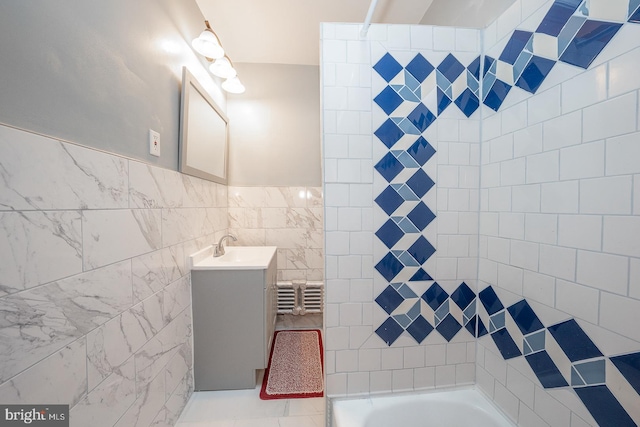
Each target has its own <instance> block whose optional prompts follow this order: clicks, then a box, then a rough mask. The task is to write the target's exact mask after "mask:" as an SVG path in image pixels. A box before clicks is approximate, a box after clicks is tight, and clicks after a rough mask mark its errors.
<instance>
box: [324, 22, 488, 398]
mask: <svg viewBox="0 0 640 427" xmlns="http://www.w3.org/2000/svg"><path fill="white" fill-rule="evenodd" d="M340 27H345V28H344V30H342V31H340V33H341V34H351V35H352V34H353V33H354V32H353V31H352V29H351V27H354V28H356V29H357V28H358V26H357V25H353V26H351V25H349V24H323V31H322V34H323V40H322V52H323V57H322V64H323V66H322V70H329V72H328V73H324V72H323V75H322V82H323V93H324V96H328V97H329V98H330V100H329V103H328V104H327V103H326V102H325V103H324V104H323V109H324V110H323V115H324V117H333V116H335V117H340V116H342V117H350V118H352V119H353V120H355V121H357V123H352V124H351V125H350V126H348V127H347V126H346V125H345V126H344V127H343V128H342V129H341V128H339V127H331V126H330V127H327V126H325V127H324V135H323V140H324V150H323V153H324V154H323V156H324V170H325V174H324V180H325V186H324V191H325V219H326V221H325V227H326V228H325V238H326V247H325V256H326V276H327V282H326V284H327V310H326V315H325V318H326V319H325V327H326V337H327V342H326V350H327V351H326V358H325V360H326V366H325V369H326V373H327V384H326V385H327V393H328V395H329V396H339V395H358V394H369V393H379V392H391V391H407V390H416V389H425V388H433V387H447V386H452V385H456V384H458V385H460V384H472V383H473V382H474V379H475V346H474V345H473V341H474V337H473V336H472V335H471V334H469V333H468V332H467V331H466V330H462V331H461V332H460V333H459V334H457V335H456V336H455V337H454V338H453V339H451V341H450V342H449V341H447V340H446V339H445V338H444V337H442V336H440V334H438V333H437V332H435V331H434V333H432V334H430V335H429V336H428V337H426V339H425V337H424V336H420V338H422V339H424V341H423V342H422V344H421V345H416V341H415V340H414V338H413V337H412V336H411V335H409V334H408V333H405V334H404V335H401V336H399V337H397V341H395V343H394V344H393V346H392V347H390V346H388V345H387V343H386V342H385V341H384V340H383V338H381V336H379V334H378V333H377V332H376V330H377V329H378V328H379V327H380V325H381V324H382V323H383V322H384V321H385V319H387V318H388V317H389V315H388V314H387V313H386V312H385V311H384V310H382V308H381V306H380V305H379V303H376V302H375V301H374V299H376V298H377V297H378V296H379V295H380V294H381V293H382V292H383V291H384V290H385V288H387V286H389V283H388V282H387V281H386V280H385V279H383V278H381V276H380V275H379V274H378V272H377V271H376V270H375V268H374V267H375V265H376V264H378V262H379V261H380V259H381V258H382V257H383V256H384V255H385V254H386V253H387V252H388V248H387V246H385V245H386V243H389V242H388V241H387V242H386V243H384V244H383V242H382V241H381V240H380V239H379V238H378V237H377V236H376V231H377V230H379V229H380V228H381V226H382V225H383V224H385V222H386V221H388V220H389V216H387V215H386V214H385V212H383V211H382V210H381V208H380V206H379V204H377V203H376V202H374V199H375V198H376V197H378V195H379V194H380V193H381V192H382V191H384V189H385V188H386V187H387V186H388V185H389V184H388V182H387V181H386V180H385V179H384V178H382V177H381V175H380V173H378V172H376V170H375V169H376V168H378V169H379V170H381V169H380V167H381V166H380V163H379V162H380V160H381V159H382V158H383V157H384V156H385V155H387V154H388V153H389V150H388V149H386V148H385V147H384V145H383V144H382V143H380V140H379V139H378V138H377V137H376V136H373V131H375V130H376V129H378V128H379V127H380V125H381V124H382V123H383V122H384V121H385V120H386V119H387V115H386V114H385V113H384V112H383V111H382V110H381V108H380V107H379V106H378V105H376V104H374V103H373V101H372V99H373V98H374V97H376V96H377V95H378V94H379V93H380V92H381V91H383V90H384V89H385V87H387V83H386V82H385V81H384V80H383V79H382V78H381V77H380V75H379V74H378V73H376V72H375V71H374V70H373V69H372V66H373V65H374V64H376V63H377V62H378V61H380V59H381V58H382V57H383V56H384V55H385V54H386V53H387V52H389V51H391V52H393V56H394V58H396V59H398V61H401V62H402V63H403V65H407V64H408V63H409V62H410V61H412V60H413V59H414V58H415V57H416V54H417V53H418V52H421V53H422V54H423V55H424V58H426V59H427V61H429V62H430V63H431V64H433V65H434V66H437V65H438V64H440V63H441V62H443V61H444V60H445V58H446V56H447V54H448V53H450V52H455V53H456V58H457V59H460V60H462V61H463V63H464V66H467V65H469V64H470V63H471V62H472V61H473V60H474V59H476V58H477V57H478V55H477V52H478V49H479V40H480V37H479V34H480V33H479V31H478V30H468V29H454V28H436V27H428V26H424V27H420V26H386V25H373V26H372V27H371V29H370V32H369V36H368V38H369V39H370V40H372V41H371V42H359V47H360V48H361V49H365V51H366V52H368V54H363V53H362V51H361V52H360V54H359V55H352V56H347V57H344V56H341V55H339V54H338V53H337V52H336V51H335V49H342V47H341V46H342V44H343V43H350V39H349V38H346V37H345V38H342V39H340V38H339V37H338V36H337V34H338V32H337V31H336V29H337V28H340ZM355 34H356V35H357V33H355ZM465 61H466V62H465ZM355 66H358V67H360V70H362V69H364V70H367V71H368V73H369V74H368V77H367V78H366V79H365V78H360V79H347V78H342V79H339V78H335V76H334V75H333V71H334V70H340V69H342V70H349V69H350V67H355ZM416 74H419V72H418V71H417V70H416ZM361 76H362V73H361ZM465 77H466V75H465ZM430 79H432V80H433V81H431V80H430ZM425 85H426V86H425ZM427 86H429V87H431V88H432V89H433V90H434V92H433V93H432V94H428V93H426V90H425V92H424V93H423V94H422V96H423V99H424V100H425V101H424V102H429V103H430V104H429V106H430V107H429V108H436V109H437V106H435V104H434V103H435V102H437V101H438V100H436V99H435V87H436V80H435V73H434V74H433V75H431V77H429V78H427V79H426V80H425V82H424V83H423V87H427ZM464 88H466V79H465V81H464ZM453 90H456V89H453ZM457 90H458V91H460V92H461V90H460V89H459V88H458V89H457ZM335 93H342V94H347V97H348V94H358V96H365V95H366V96H367V97H368V98H366V99H364V98H363V99H362V100H360V101H355V100H353V101H351V102H347V103H346V107H343V108H341V109H339V110H336V106H339V103H338V102H334V101H335V100H331V98H333V97H334V94H335ZM427 96H433V100H431V101H427V100H426V99H427ZM450 96H451V95H450ZM454 99H455V98H454ZM381 102H383V103H384V101H381ZM411 105H414V106H415V104H411ZM395 107H398V105H395V106H393V107H391V106H390V107H389V108H394V109H395ZM402 108H407V106H405V107H402V106H400V107H399V109H402ZM410 112H411V110H407V111H406V112H404V113H402V114H405V115H408V114H409V113H410ZM356 113H358V115H356ZM441 113H442V114H440V116H439V118H438V122H437V124H434V125H432V126H431V127H429V128H428V129H425V131H424V132H423V137H424V138H425V139H426V141H428V144H430V145H431V146H433V148H434V149H435V154H434V155H433V160H431V161H429V162H427V163H426V164H425V165H424V167H423V168H422V169H423V170H424V171H425V172H426V174H427V175H428V176H430V177H431V178H432V179H433V180H434V181H435V182H437V183H438V188H439V190H438V194H437V195H436V190H435V188H434V189H433V190H432V191H428V190H427V192H426V194H425V195H424V197H423V198H422V200H423V201H424V203H426V205H427V206H429V207H430V208H431V209H432V210H433V212H434V214H436V216H437V220H436V221H434V222H433V223H431V224H430V225H428V227H427V228H425V230H424V232H423V235H424V236H426V237H427V240H428V241H429V242H430V243H431V244H432V245H434V246H435V247H436V248H437V252H436V255H434V256H433V257H432V258H431V259H428V260H426V261H425V262H424V264H423V266H424V268H425V269H426V271H427V272H428V273H429V274H431V275H433V276H434V277H438V278H439V279H438V283H439V284H440V285H441V286H442V287H443V288H444V289H445V290H446V292H447V293H448V294H451V293H452V292H453V291H454V290H455V289H456V288H457V287H458V286H459V285H460V284H461V283H462V282H464V281H466V283H467V284H468V285H469V286H471V287H472V288H475V280H474V278H475V275H476V269H477V259H476V256H477V249H476V248H477V244H478V243H477V233H478V215H477V211H478V203H479V195H478V187H479V174H480V168H479V165H480V149H479V145H480V144H479V143H480V127H479V118H480V117H479V114H476V115H474V116H472V117H471V119H467V117H466V116H465V115H464V114H462V113H461V112H460V111H459V110H457V109H456V107H455V106H451V107H450V108H449V109H447V110H446V111H443V112H441ZM362 114H365V115H364V116H363V115H362ZM395 114H396V115H397V112H396V113H395ZM354 139H355V140H357V143H358V146H357V150H356V149H353V148H354V147H353V141H354ZM414 140H415V139H414ZM411 142H413V141H411ZM409 144H410V143H409ZM392 162H394V163H396V162H397V160H395V161H393V160H392ZM409 163H410V162H409ZM409 163H407V164H409ZM424 163H425V162H424V161H423V162H422V164H424ZM375 165H377V166H375ZM374 166H375V167H374ZM415 171H416V169H412V168H411V167H409V166H407V168H406V169H405V170H404V171H400V172H399V174H400V175H399V176H400V177H402V176H406V177H405V178H404V179H409V178H410V177H411V176H412V174H413V173H415ZM416 191H419V190H416ZM414 206H415V205H414ZM410 209H413V207H401V208H399V210H400V211H402V210H407V212H405V213H404V215H407V214H409V210H410ZM397 214H398V213H396V214H394V215H397ZM423 227H424V226H423ZM379 234H380V233H379ZM381 235H382V234H381ZM413 240H415V238H413ZM404 241H406V242H407V243H403V242H404ZM412 243H413V242H412V241H411V236H410V235H405V236H404V237H403V238H401V239H400V240H399V242H398V246H402V245H405V246H406V247H408V246H411V244H412ZM423 261H424V260H423ZM414 271H415V269H414ZM401 274H402V273H401ZM405 275H406V274H405ZM425 285H426V282H416V283H414V285H412V286H413V290H412V291H410V292H416V294H418V295H421V294H423V293H424V292H425V291H426V290H427V287H425ZM421 287H422V288H423V289H422V288H421ZM412 302H413V304H415V301H414V300H413V299H411V298H410V299H407V300H406V301H405V302H404V305H407V304H412ZM451 304H452V305H453V303H451ZM404 305H403V306H401V307H399V308H398V309H397V310H399V311H402V310H403V308H402V307H404ZM404 310H405V312H406V309H404ZM450 338H451V337H450Z"/></svg>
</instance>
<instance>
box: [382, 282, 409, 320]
mask: <svg viewBox="0 0 640 427" xmlns="http://www.w3.org/2000/svg"><path fill="white" fill-rule="evenodd" d="M403 301H404V298H403V297H402V295H400V294H399V293H398V291H396V290H395V289H394V288H393V286H387V288H386V289H385V290H384V291H382V293H381V294H380V295H378V298H376V302H377V303H378V305H379V306H380V307H382V309H383V310H384V311H386V312H387V313H389V314H391V313H393V311H394V310H395V309H396V308H398V306H399V305H400V304H402V302H403Z"/></svg>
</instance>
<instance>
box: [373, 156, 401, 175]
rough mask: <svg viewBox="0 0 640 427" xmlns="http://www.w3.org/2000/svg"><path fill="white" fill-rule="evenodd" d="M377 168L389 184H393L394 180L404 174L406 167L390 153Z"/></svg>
mask: <svg viewBox="0 0 640 427" xmlns="http://www.w3.org/2000/svg"><path fill="white" fill-rule="evenodd" d="M375 168H376V170H377V171H378V173H379V174H380V175H382V176H383V177H384V179H386V180H387V182H391V181H392V180H393V178H395V177H396V176H397V175H398V174H399V173H400V172H402V170H403V169H404V166H403V165H402V162H400V161H399V160H398V159H397V158H396V156H394V155H393V154H392V153H391V152H389V153H387V154H386V155H385V156H384V157H383V158H382V159H381V160H380V161H379V162H378V163H377V164H376V165H375Z"/></svg>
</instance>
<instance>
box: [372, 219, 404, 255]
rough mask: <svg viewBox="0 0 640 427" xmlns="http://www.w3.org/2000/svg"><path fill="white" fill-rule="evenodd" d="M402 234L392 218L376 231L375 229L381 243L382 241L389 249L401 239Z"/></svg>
mask: <svg viewBox="0 0 640 427" xmlns="http://www.w3.org/2000/svg"><path fill="white" fill-rule="evenodd" d="M404 234H405V233H404V231H403V230H402V229H401V228H400V227H398V225H397V224H396V223H395V221H393V220H392V219H390V220H389V221H387V222H386V223H385V224H384V225H383V226H382V227H380V229H379V230H378V231H376V236H377V237H378V239H380V240H382V243H384V244H385V245H386V246H387V247H388V248H389V249H391V248H393V246H394V245H395V244H396V243H398V241H399V240H400V239H402V237H403V236H404Z"/></svg>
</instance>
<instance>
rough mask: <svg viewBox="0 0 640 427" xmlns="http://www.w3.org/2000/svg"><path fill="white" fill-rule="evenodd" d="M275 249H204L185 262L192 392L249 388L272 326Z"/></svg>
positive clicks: (262, 362) (261, 363) (262, 359)
mask: <svg viewBox="0 0 640 427" xmlns="http://www.w3.org/2000/svg"><path fill="white" fill-rule="evenodd" d="M276 249H277V248H276V247H275V246H261V247H246V246H245V247H242V246H228V247H227V248H226V253H225V255H223V256H221V257H213V251H212V247H211V246H209V247H207V248H205V249H203V250H202V251H199V252H197V253H195V254H193V255H191V256H190V257H189V259H190V264H191V282H192V293H191V298H192V308H193V348H194V355H193V356H194V379H195V390H196V391H204V390H235V389H251V388H254V387H255V386H256V370H258V369H265V368H266V367H267V364H268V362H269V354H270V351H271V340H272V339H273V333H274V330H275V322H276V314H277V309H276V300H275V297H276V278H277V265H276V262H277V261H276V259H277V257H276Z"/></svg>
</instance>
